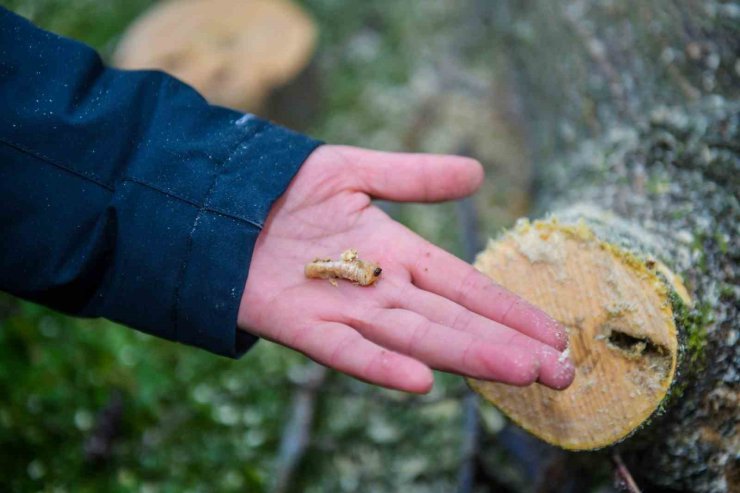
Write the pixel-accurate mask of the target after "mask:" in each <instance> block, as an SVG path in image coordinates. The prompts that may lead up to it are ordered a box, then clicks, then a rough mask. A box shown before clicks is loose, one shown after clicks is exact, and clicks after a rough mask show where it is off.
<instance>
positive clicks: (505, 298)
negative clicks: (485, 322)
mask: <svg viewBox="0 0 740 493" xmlns="http://www.w3.org/2000/svg"><path fill="white" fill-rule="evenodd" d="M407 267H408V268H409V271H410V273H411V277H412V282H413V283H414V285H416V286H417V287H419V288H420V289H423V290H425V291H430V292H432V293H435V294H438V295H440V296H444V297H445V298H448V299H450V300H452V301H454V302H455V303H457V304H459V305H462V306H464V307H465V308H467V309H468V310H470V311H472V312H475V313H477V314H479V315H482V316H484V317H486V318H489V319H491V320H495V321H496V322H499V323H500V324H503V325H506V326H508V327H511V328H512V329H514V330H517V331H519V332H521V333H523V334H526V335H528V336H530V337H532V338H534V339H537V340H538V341H541V342H543V343H545V344H547V345H549V346H552V347H554V348H555V349H557V350H558V351H563V350H565V348H566V347H567V345H568V336H567V334H566V332H565V328H563V326H562V325H560V324H559V323H558V322H556V321H555V320H554V319H553V318H552V317H550V316H549V315H548V314H546V313H545V312H543V311H542V310H540V309H539V308H537V307H536V306H534V305H532V304H530V303H528V302H527V301H525V300H524V299H522V298H521V297H519V296H517V295H516V294H514V293H512V292H510V291H508V290H507V289H505V288H504V287H502V286H500V285H498V284H496V283H495V282H494V281H492V280H491V279H490V278H488V277H487V276H486V275H485V274H483V273H481V272H479V271H478V270H476V269H475V267H473V266H472V265H470V264H468V263H467V262H464V261H463V260H461V259H459V258H457V257H455V256H454V255H452V254H450V253H447V252H445V251H444V250H442V249H441V248H439V247H437V246H435V245H432V244H431V243H429V242H428V241H424V240H421V239H419V241H418V242H416V244H415V245H414V246H413V247H412V251H411V259H410V260H409V262H408V264H407Z"/></svg>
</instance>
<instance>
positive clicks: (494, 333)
mask: <svg viewBox="0 0 740 493" xmlns="http://www.w3.org/2000/svg"><path fill="white" fill-rule="evenodd" d="M400 305H401V306H402V307H403V308H406V309H408V310H411V311H414V312H417V313H419V314H421V315H423V316H425V317H426V318H428V319H429V320H431V321H432V322H435V323H438V324H442V325H446V326H448V327H451V328H453V329H457V330H460V331H463V332H467V333H468V334H471V335H473V336H475V337H480V338H481V339H485V340H487V341H489V342H491V343H495V344H504V345H515V346H519V347H522V348H524V349H526V350H527V351H529V352H530V353H531V354H533V355H535V356H536V357H537V359H538V360H539V362H540V373H539V377H538V382H540V383H542V384H544V385H546V386H548V387H551V388H553V389H557V390H561V389H564V388H566V387H568V386H569V385H570V384H571V383H572V381H573V377H574V376H575V366H574V365H573V362H572V361H570V359H568V357H567V356H564V355H563V354H562V353H561V352H560V351H558V350H556V349H554V348H552V347H550V346H548V345H547V344H544V343H542V342H540V341H538V340H536V339H533V338H531V337H529V336H527V335H525V334H522V333H521V332H517V331H516V330H513V329H511V328H509V327H506V326H505V325H502V324H500V323H498V322H495V321H492V320H489V319H487V318H485V317H482V316H480V315H478V314H476V313H473V312H471V311H470V310H468V309H466V308H465V307H463V306H461V305H458V304H457V303H455V302H453V301H450V300H448V299H446V298H443V297H441V296H439V295H436V294H433V293H430V292H428V291H423V290H421V289H416V288H411V289H408V290H406V292H405V293H404V296H403V299H402V300H400Z"/></svg>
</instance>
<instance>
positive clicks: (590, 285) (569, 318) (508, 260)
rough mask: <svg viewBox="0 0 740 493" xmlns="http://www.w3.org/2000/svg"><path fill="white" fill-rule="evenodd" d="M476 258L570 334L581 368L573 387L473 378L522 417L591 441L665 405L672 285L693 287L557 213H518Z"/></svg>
mask: <svg viewBox="0 0 740 493" xmlns="http://www.w3.org/2000/svg"><path fill="white" fill-rule="evenodd" d="M476 267H477V268H478V269H479V270H481V271H482V272H484V273H485V274H487V275H488V276H490V277H491V278H492V279H494V280H495V281H497V282H498V283H500V284H502V285H503V286H505V287H506V288H508V289H509V290H511V291H513V292H515V293H517V294H519V295H521V296H522V297H524V298H525V299H527V300H529V301H530V302H532V303H534V304H535V305H537V306H539V307H541V308H542V309H544V310H545V311H546V312H548V313H549V314H550V315H551V316H553V317H554V318H555V319H557V320H558V321H559V322H561V323H562V324H563V325H564V326H565V327H566V328H567V330H568V334H569V347H568V350H567V351H568V353H569V355H570V357H571V359H572V360H573V361H574V363H575V365H576V377H575V380H574V382H573V384H572V385H571V386H570V387H569V388H568V389H566V390H565V391H555V390H551V389H548V388H545V387H544V386H541V385H538V384H535V385H532V386H529V387H524V388H519V387H512V386H507V385H503V384H498V383H491V382H483V381H478V380H473V379H470V380H468V383H469V384H470V385H471V387H472V388H473V389H474V390H475V391H476V392H478V393H479V394H481V395H482V396H483V397H484V398H485V399H487V400H488V401H490V402H491V403H493V404H494V405H495V406H497V407H498V408H499V409H501V410H502V411H503V412H504V413H505V414H507V415H508V416H509V417H510V418H511V419H512V420H513V421H514V422H516V423H517V424H519V425H520V426H522V427H523V428H525V429H526V430H528V431H529V432H531V433H532V434H534V435H536V436H538V437H540V438H541V439H543V440H545V441H547V442H549V443H551V444H553V445H556V446H559V447H562V448H565V449H570V450H589V449H596V448H601V447H605V446H608V445H612V444H614V443H616V442H618V441H620V440H622V439H624V438H625V437H627V436H628V435H629V434H630V433H632V432H633V431H635V430H636V429H638V428H639V427H640V426H641V425H642V424H643V423H644V422H646V421H647V420H648V418H649V417H650V416H651V415H652V414H653V413H654V412H655V411H656V409H657V408H658V407H659V406H660V404H661V402H662V401H663V399H664V398H665V397H666V394H667V392H668V390H669V388H670V386H671V383H672V382H673V380H674V377H675V373H676V365H677V355H678V347H679V344H678V337H677V331H676V325H675V323H674V319H673V312H672V303H671V300H670V292H671V290H675V291H676V292H677V293H678V294H679V295H680V296H682V297H685V296H686V292H685V289H683V287H682V285H681V284H680V281H679V280H678V279H677V278H676V277H675V276H673V275H672V274H670V272H668V270H667V268H665V267H664V266H663V265H662V264H661V263H660V262H658V261H656V260H644V259H640V258H638V257H636V256H635V255H633V254H631V253H628V252H626V251H624V250H622V249H620V248H618V247H616V246H614V245H612V244H610V243H607V242H605V241H602V240H600V239H599V238H597V237H596V236H595V235H594V233H593V232H592V231H591V230H590V229H589V228H588V227H587V226H585V225H584V224H579V225H564V224H559V223H558V222H557V221H555V220H550V221H538V222H535V223H533V224H530V223H528V222H526V221H523V222H520V223H519V224H518V225H517V227H516V228H515V230H513V231H512V232H510V233H508V234H506V235H505V236H504V237H503V238H501V239H500V240H498V241H492V242H491V243H490V244H489V245H488V247H487V248H486V249H485V250H484V251H483V252H482V253H481V254H479V256H478V258H477V260H476ZM659 273H660V275H659ZM669 280H670V281H669ZM669 282H673V283H675V284H674V285H671V286H670V288H669V287H668V283H669Z"/></svg>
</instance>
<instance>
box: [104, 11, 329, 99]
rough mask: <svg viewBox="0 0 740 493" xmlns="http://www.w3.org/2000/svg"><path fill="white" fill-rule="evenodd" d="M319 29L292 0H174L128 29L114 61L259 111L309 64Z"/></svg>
mask: <svg viewBox="0 0 740 493" xmlns="http://www.w3.org/2000/svg"><path fill="white" fill-rule="evenodd" d="M316 32H317V29H316V26H315V24H314V22H313V20H312V19H311V18H310V17H309V16H308V15H307V14H306V13H305V12H304V11H303V10H302V9H301V8H299V7H298V6H297V5H295V4H294V3H292V2H290V1H288V0H170V1H167V2H162V3H158V4H156V5H154V6H153V7H152V8H151V9H149V10H148V11H146V12H145V13H144V14H143V15H142V16H141V17H140V18H139V19H137V20H136V21H135V22H134V23H133V24H132V25H131V26H130V27H129V29H128V30H127V31H126V33H125V34H124V36H123V38H122V39H121V42H120V43H119V45H118V48H117V50H116V53H115V56H114V63H115V64H116V65H117V66H118V67H121V68H127V69H160V70H165V71H166V72H168V73H170V74H172V75H174V76H176V77H178V78H179V79H181V80H183V81H184V82H186V83H188V84H190V85H192V86H193V87H195V88H196V89H197V90H198V91H199V92H201V94H203V95H204V96H205V97H206V99H208V100H209V101H210V102H211V103H215V104H220V105H223V106H229V107H232V108H238V109H242V110H245V111H256V110H258V109H260V107H261V106H262V105H263V103H264V101H265V99H266V98H267V96H268V95H269V93H270V90H271V89H274V88H275V87H278V86H281V85H283V84H285V83H287V82H289V81H290V80H292V79H293V78H294V77H296V76H297V75H298V74H299V73H300V71H301V70H303V69H304V68H305V67H306V65H308V62H309V61H310V59H311V57H312V55H313V52H314V48H315V44H316Z"/></svg>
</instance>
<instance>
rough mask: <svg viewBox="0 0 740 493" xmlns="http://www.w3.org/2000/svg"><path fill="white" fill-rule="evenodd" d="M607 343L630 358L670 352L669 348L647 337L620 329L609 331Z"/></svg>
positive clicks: (664, 354)
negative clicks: (637, 335)
mask: <svg viewBox="0 0 740 493" xmlns="http://www.w3.org/2000/svg"><path fill="white" fill-rule="evenodd" d="M607 341H608V342H607V343H608V344H609V346H610V347H611V348H613V349H617V350H619V351H621V352H622V353H624V355H625V356H627V357H628V358H630V359H635V358H640V357H642V356H645V357H648V358H650V357H665V356H667V355H668V354H669V352H668V349H666V348H665V347H663V346H661V345H660V344H655V343H654V342H653V341H651V340H650V339H647V338H645V337H635V336H633V335H630V334H627V333H626V332H622V331H620V330H615V329H612V330H611V331H610V333H609V338H608V339H607Z"/></svg>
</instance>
